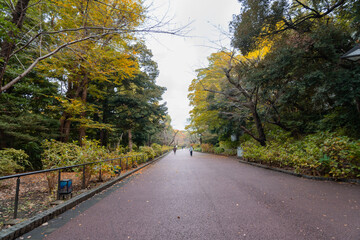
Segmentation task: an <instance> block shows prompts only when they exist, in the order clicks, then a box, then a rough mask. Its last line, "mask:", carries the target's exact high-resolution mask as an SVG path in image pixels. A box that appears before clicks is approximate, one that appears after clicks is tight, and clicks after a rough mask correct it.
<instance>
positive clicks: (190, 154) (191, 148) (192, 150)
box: [189, 146, 194, 156]
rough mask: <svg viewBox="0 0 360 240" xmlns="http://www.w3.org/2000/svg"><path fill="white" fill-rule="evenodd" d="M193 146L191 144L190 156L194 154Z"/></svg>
mask: <svg viewBox="0 0 360 240" xmlns="http://www.w3.org/2000/svg"><path fill="white" fill-rule="evenodd" d="M193 150H194V149H193V147H192V146H190V149H189V151H190V156H192V152H193Z"/></svg>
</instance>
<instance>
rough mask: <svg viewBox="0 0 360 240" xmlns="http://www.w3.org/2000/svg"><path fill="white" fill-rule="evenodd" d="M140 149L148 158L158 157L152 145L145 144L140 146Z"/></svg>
mask: <svg viewBox="0 0 360 240" xmlns="http://www.w3.org/2000/svg"><path fill="white" fill-rule="evenodd" d="M139 150H140V152H141V153H145V154H146V157H147V158H148V159H154V158H155V157H156V153H155V151H154V149H152V148H151V147H147V146H144V147H140V149H139Z"/></svg>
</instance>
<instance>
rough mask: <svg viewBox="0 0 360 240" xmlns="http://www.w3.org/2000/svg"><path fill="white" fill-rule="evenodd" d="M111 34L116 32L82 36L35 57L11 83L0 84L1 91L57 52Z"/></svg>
mask: <svg viewBox="0 0 360 240" xmlns="http://www.w3.org/2000/svg"><path fill="white" fill-rule="evenodd" d="M110 34H114V33H103V34H99V35H92V36H88V37H85V38H81V39H77V40H74V41H71V42H68V43H65V44H63V45H61V46H59V47H58V48H56V49H55V50H53V51H51V52H49V53H48V54H46V55H44V56H41V57H38V58H37V59H35V61H34V62H33V63H32V64H31V65H30V66H29V67H28V68H27V69H26V70H25V71H24V72H23V73H22V74H20V75H19V76H17V77H16V78H14V79H13V80H11V81H10V82H9V83H7V84H6V85H5V86H4V87H1V86H0V93H1V92H3V91H5V90H7V89H9V88H10V87H12V86H13V85H14V84H15V83H17V82H18V81H20V80H21V79H22V78H24V77H25V76H26V75H27V74H29V72H30V71H31V70H32V69H33V68H34V67H35V66H36V65H37V64H38V63H39V62H40V61H42V60H44V59H46V58H48V57H51V56H52V55H54V54H55V53H57V52H59V51H60V50H61V49H63V48H65V47H67V46H70V45H73V44H76V43H79V42H84V41H87V40H90V39H93V38H99V37H104V36H106V35H110Z"/></svg>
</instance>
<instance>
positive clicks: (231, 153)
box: [224, 149, 236, 156]
mask: <svg viewBox="0 0 360 240" xmlns="http://www.w3.org/2000/svg"><path fill="white" fill-rule="evenodd" d="M224 154H225V155H226V156H235V155H236V149H225V150H224Z"/></svg>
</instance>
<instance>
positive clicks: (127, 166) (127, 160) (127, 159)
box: [126, 157, 129, 169]
mask: <svg viewBox="0 0 360 240" xmlns="http://www.w3.org/2000/svg"><path fill="white" fill-rule="evenodd" d="M128 164H129V157H126V169H129V165H128Z"/></svg>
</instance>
